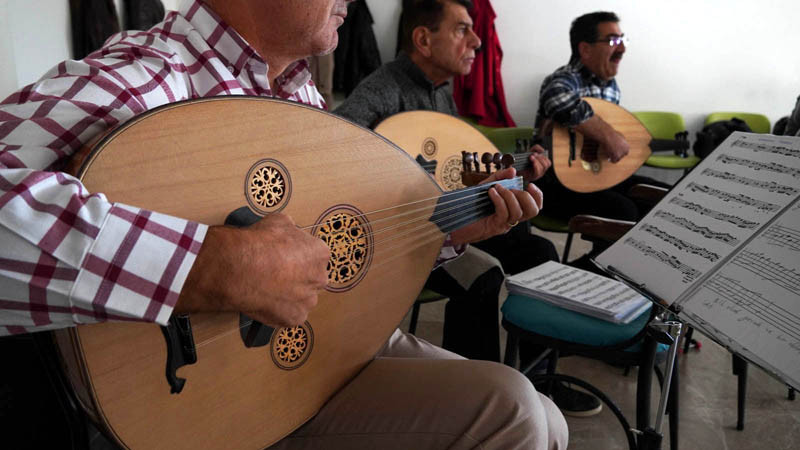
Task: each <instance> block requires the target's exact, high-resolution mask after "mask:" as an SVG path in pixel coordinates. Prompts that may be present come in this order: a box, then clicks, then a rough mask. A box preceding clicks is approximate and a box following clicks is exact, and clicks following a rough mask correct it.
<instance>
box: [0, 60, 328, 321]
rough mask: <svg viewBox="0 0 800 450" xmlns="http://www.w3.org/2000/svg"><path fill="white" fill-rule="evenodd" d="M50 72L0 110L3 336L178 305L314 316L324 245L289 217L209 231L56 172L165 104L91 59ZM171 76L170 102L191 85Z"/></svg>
mask: <svg viewBox="0 0 800 450" xmlns="http://www.w3.org/2000/svg"><path fill="white" fill-rule="evenodd" d="M105 62H107V61H105ZM116 62H117V63H119V61H116ZM108 65H110V64H108ZM139 72H141V73H146V71H144V70H142V71H139ZM51 75H53V76H52V77H51V78H50V79H47V80H46V81H43V82H41V83H38V84H36V85H32V86H29V87H26V88H25V89H23V90H22V91H20V93H18V94H15V95H12V96H11V97H9V99H7V100H6V101H5V102H4V104H3V105H2V106H0V243H2V245H0V334H11V333H23V332H28V331H39V330H45V329H53V328H62V327H66V326H70V325H73V324H76V323H92V322H98V321H104V320H134V321H155V322H158V323H161V324H164V323H166V321H167V320H168V318H169V316H170V315H171V313H172V311H173V308H174V307H175V306H176V303H177V304H178V306H179V310H181V311H210V310H216V311H219V310H225V311H228V310H241V311H246V312H249V313H251V314H252V315H253V316H254V317H256V318H259V319H260V320H264V321H265V323H268V324H271V325H285V324H297V323H301V322H302V320H304V318H305V315H307V314H308V311H309V309H310V308H311V307H312V306H313V304H314V303H315V302H316V297H315V296H316V289H318V288H320V284H321V283H322V284H321V286H324V281H322V280H323V279H324V278H325V263H326V262H327V258H328V249H327V247H326V246H325V245H324V243H322V242H321V241H319V240H316V239H313V238H311V237H310V236H308V235H306V234H304V233H302V232H301V231H299V230H297V229H296V228H295V227H293V226H292V227H287V226H286V225H285V223H286V221H289V222H290V219H288V218H287V217H285V216H283V215H275V217H270V218H269V219H265V220H264V221H262V222H264V224H261V225H256V226H253V227H251V228H252V230H251V229H248V230H235V229H228V228H226V227H211V228H210V229H209V228H208V227H206V226H205V225H203V224H198V223H194V222H191V221H186V220H183V219H180V218H176V217H171V216H167V215H163V214H158V213H155V212H152V211H147V210H144V209H141V208H136V207H132V206H127V205H122V204H114V203H111V202H109V201H107V200H106V199H105V197H104V196H103V195H102V194H91V193H89V192H87V191H86V189H85V187H84V186H83V185H82V184H81V183H80V182H79V181H78V180H77V179H75V178H73V177H71V176H69V175H67V174H64V173H62V172H57V171H52V169H53V168H56V167H61V166H63V164H64V162H65V161H66V160H67V159H68V158H69V157H70V156H71V155H72V154H73V153H74V152H75V150H76V149H77V148H79V147H80V146H81V145H82V144H83V143H84V142H87V141H88V140H89V139H90V138H91V137H92V136H94V135H96V134H97V133H98V132H99V131H101V130H103V129H105V128H106V127H107V126H110V125H114V124H116V123H119V122H121V121H123V120H125V119H127V118H128V117H132V116H133V115H134V114H136V113H138V112H141V111H144V110H146V109H150V108H152V107H154V106H157V105H154V104H150V103H148V104H146V105H145V104H142V103H141V102H140V99H138V98H136V96H134V95H126V92H128V91H127V90H126V88H125V87H123V86H122V85H121V83H120V82H119V78H118V77H114V76H109V75H108V74H106V73H104V72H103V71H99V70H96V69H94V68H92V67H89V66H88V65H87V64H85V63H83V62H69V63H66V65H62V66H59V68H57V70H56V72H55V73H54V74H51ZM165 80H166V81H165V82H163V83H161V84H160V85H159V87H160V88H163V89H164V92H162V94H163V98H164V101H163V102H162V103H166V102H168V101H171V100H176V99H174V98H170V97H169V95H167V91H169V92H170V93H175V92H180V90H181V89H185V86H180V84H176V83H174V82H173V83H172V84H170V83H168V81H171V80H172V79H171V77H170V76H167V77H165ZM125 82H126V83H132V82H133V81H132V80H131V79H126V80H125ZM86 86H89V88H84V87H86ZM157 92H158V91H150V92H148V93H147V98H148V99H149V100H151V101H152V100H153V99H154V98H155V96H157ZM109 99H110V100H109ZM114 99H116V101H115V100H114ZM179 99H180V98H178V100H179ZM107 101H108V102H110V106H106V107H98V106H96V105H97V104H109V103H107ZM281 222H283V224H284V226H283V227H279V226H277V225H276V224H280V223H281ZM278 229H283V232H282V233H277V234H275V233H273V232H274V231H276V230H278ZM207 230H208V234H207ZM275 236H279V238H276V237H275ZM234 237H235V238H234ZM276 239H280V240H279V241H276ZM309 239H310V240H311V241H309ZM259 245H260V246H259ZM256 248H258V249H261V250H263V251H259V252H253V250H252V249H256ZM198 254H200V255H199V256H200V258H199V260H198V264H195V260H196V258H197V257H198ZM242 255H250V257H249V258H245V257H243V256H242ZM220 261H224V264H220V263H219V262H220ZM321 261H324V262H321ZM221 267H224V270H222V269H221ZM264 270H266V271H268V272H263V271H264ZM221 273H225V274H228V275H230V274H239V277H240V278H239V279H237V278H235V277H233V276H226V277H220V274H221ZM265 273H269V274H270V276H269V277H265V276H264V274H265ZM189 275H191V280H190V281H188V282H187V281H186V280H187V278H188V277H189ZM256 275H257V276H256ZM241 278H244V279H248V280H250V282H249V284H247V283H246V282H243V281H242V279H241ZM223 281H224V282H226V283H223ZM254 284H258V286H257V287H256V288H253V289H243V288H242V286H247V287H253V285H254ZM179 297H180V300H179ZM294 303H296V304H294Z"/></svg>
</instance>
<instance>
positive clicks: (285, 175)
mask: <svg viewBox="0 0 800 450" xmlns="http://www.w3.org/2000/svg"><path fill="white" fill-rule="evenodd" d="M246 189H247V200H248V202H249V203H250V206H251V207H252V208H253V209H254V210H256V211H257V212H260V213H262V214H267V213H271V212H277V211H280V210H281V209H283V207H284V206H286V203H287V201H288V199H289V196H290V194H291V190H292V186H291V179H290V178H289V172H288V171H287V170H286V168H285V167H284V166H283V165H282V164H281V163H279V162H278V161H275V160H272V159H265V160H262V161H259V162H258V163H256V164H255V165H254V166H253V167H251V168H250V171H249V173H248V174H247V180H246Z"/></svg>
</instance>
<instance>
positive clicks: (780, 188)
mask: <svg viewBox="0 0 800 450" xmlns="http://www.w3.org/2000/svg"><path fill="white" fill-rule="evenodd" d="M703 175H705V176H709V177H714V178H719V179H722V180H727V181H733V182H735V183H737V184H743V185H745V186H752V187H755V188H758V189H763V190H766V191H769V192H775V193H778V194H783V195H790V196H794V195H797V193H798V192H800V189H797V188H794V187H791V186H786V185H783V184H779V183H776V182H774V181H761V180H754V179H752V178H747V177H743V176H739V175H736V174H733V173H730V172H720V171H719V170H714V169H705V170H703Z"/></svg>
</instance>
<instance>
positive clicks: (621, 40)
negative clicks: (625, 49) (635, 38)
mask: <svg viewBox="0 0 800 450" xmlns="http://www.w3.org/2000/svg"><path fill="white" fill-rule="evenodd" d="M629 41H630V40H629V39H628V38H627V37H625V35H624V34H623V35H620V36H617V35H610V36H607V37H604V38H600V39H597V40H596V41H593V42H592V44H594V43H597V42H608V46H609V47H616V46H617V45H620V44H625V45H628V42H629Z"/></svg>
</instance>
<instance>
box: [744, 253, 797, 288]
mask: <svg viewBox="0 0 800 450" xmlns="http://www.w3.org/2000/svg"><path fill="white" fill-rule="evenodd" d="M731 264H734V265H736V266H739V267H741V268H742V269H744V270H747V271H749V272H752V273H754V274H756V275H757V276H759V277H760V278H761V279H763V280H764V281H768V282H770V283H772V284H774V285H776V286H780V287H782V288H784V289H786V290H787V291H789V292H791V293H792V294H794V295H797V296H800V273H798V272H797V271H796V270H795V269H793V268H789V267H786V266H784V265H783V264H781V263H780V262H777V261H774V260H772V258H770V257H769V256H768V255H766V254H764V253H760V252H759V253H756V252H750V251H747V250H745V251H742V252H741V253H739V254H738V255H736V257H734V258H733V261H731Z"/></svg>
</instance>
